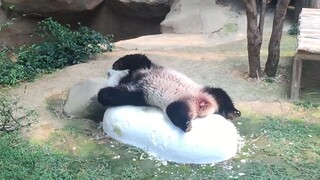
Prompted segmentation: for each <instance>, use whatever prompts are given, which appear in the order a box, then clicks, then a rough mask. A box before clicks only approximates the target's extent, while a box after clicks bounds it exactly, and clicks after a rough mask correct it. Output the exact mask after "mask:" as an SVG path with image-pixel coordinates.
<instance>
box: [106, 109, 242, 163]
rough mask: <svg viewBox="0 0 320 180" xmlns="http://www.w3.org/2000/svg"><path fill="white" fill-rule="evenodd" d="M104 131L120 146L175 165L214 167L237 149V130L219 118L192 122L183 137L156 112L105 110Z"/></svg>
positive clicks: (160, 112)
mask: <svg viewBox="0 0 320 180" xmlns="http://www.w3.org/2000/svg"><path fill="white" fill-rule="evenodd" d="M103 130H104V131H105V132H106V134H107V135H108V136H110V137H112V138H114V139H116V140H118V141H120V142H122V143H126V144H129V145H133V146H136V147H139V148H141V149H143V150H145V151H147V152H148V153H150V154H152V155H154V156H155V157H157V158H160V159H163V160H167V161H173V162H176V163H192V164H212V163H217V162H221V161H225V160H228V159H230V158H232V157H233V156H235V155H236V153H237V152H238V150H239V148H240V141H239V140H240V136H239V134H238V131H237V129H236V127H235V126H234V125H233V124H232V123H231V122H230V121H228V120H226V119H225V118H223V117H222V116H220V115H211V116H207V117H206V118H197V119H195V120H193V121H192V130H191V131H190V132H187V133H185V132H183V131H181V130H180V129H179V128H178V127H176V126H174V125H173V124H172V123H171V121H170V120H169V119H168V118H167V117H166V116H165V115H164V113H163V112H162V111H161V110H159V109H157V108H154V107H137V106H120V107H113V108H108V109H107V111H106V113H105V115H104V118H103Z"/></svg>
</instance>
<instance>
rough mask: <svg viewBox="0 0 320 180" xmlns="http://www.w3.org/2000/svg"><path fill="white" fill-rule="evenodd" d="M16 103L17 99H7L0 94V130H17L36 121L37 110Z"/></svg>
mask: <svg viewBox="0 0 320 180" xmlns="http://www.w3.org/2000/svg"><path fill="white" fill-rule="evenodd" d="M18 103H19V99H17V98H16V99H9V98H7V97H4V95H1V94H0V131H4V132H10V131H17V130H21V129H22V128H24V127H28V126H30V125H31V124H32V123H35V122H36V120H37V118H38V114H37V112H36V111H35V110H30V109H26V108H24V107H22V106H20V105H19V104H18Z"/></svg>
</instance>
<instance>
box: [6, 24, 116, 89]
mask: <svg viewBox="0 0 320 180" xmlns="http://www.w3.org/2000/svg"><path fill="white" fill-rule="evenodd" d="M38 27H39V28H38V30H37V32H38V34H39V35H40V36H41V37H43V38H45V41H44V42H42V43H39V44H34V45H31V46H28V47H26V46H22V47H20V49H19V51H18V52H17V53H16V56H17V62H16V63H14V62H12V61H11V60H8V58H5V56H4V54H2V55H1V57H0V68H1V69H5V70H4V71H1V73H0V85H15V84H17V83H19V82H21V81H26V80H33V79H34V78H35V77H36V75H38V74H42V73H50V72H52V71H54V70H56V69H61V68H64V67H66V66H70V65H74V64H78V63H83V62H87V61H88V59H89V58H91V57H92V56H94V55H95V54H97V53H101V52H103V51H112V49H113V46H112V43H111V39H112V36H107V37H105V36H103V35H101V34H100V33H98V32H95V31H93V30H90V29H88V28H87V27H83V26H80V27H79V29H78V30H77V31H73V30H71V29H70V26H69V25H61V24H59V23H58V22H56V21H54V20H52V18H48V19H45V20H43V21H41V22H40V23H39V26H38Z"/></svg>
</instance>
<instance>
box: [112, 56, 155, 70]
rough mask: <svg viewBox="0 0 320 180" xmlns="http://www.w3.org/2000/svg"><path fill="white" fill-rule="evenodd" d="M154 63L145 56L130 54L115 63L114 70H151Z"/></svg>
mask: <svg viewBox="0 0 320 180" xmlns="http://www.w3.org/2000/svg"><path fill="white" fill-rule="evenodd" d="M151 65H152V62H151V61H150V59H149V58H148V57H147V56H145V55H143V54H130V55H126V56H123V57H121V58H120V59H118V60H117V61H116V62H114V63H113V65H112V69H114V70H127V69H128V70H131V71H133V70H137V69H150V67H151Z"/></svg>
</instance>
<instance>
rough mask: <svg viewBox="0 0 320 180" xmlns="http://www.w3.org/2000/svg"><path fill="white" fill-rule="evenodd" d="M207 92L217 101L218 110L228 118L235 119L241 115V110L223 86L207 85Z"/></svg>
mask: <svg viewBox="0 0 320 180" xmlns="http://www.w3.org/2000/svg"><path fill="white" fill-rule="evenodd" d="M204 91H205V92H207V93H209V94H210V95H211V96H212V97H213V98H214V99H215V100H216V102H217V105H218V112H217V114H220V115H222V116H223V117H225V118H226V119H230V120H232V119H235V118H237V117H240V116H241V112H240V111H239V110H238V109H236V108H235V107H234V105H233V102H232V100H231V98H230V96H229V95H228V94H227V93H226V92H225V91H224V90H223V89H221V88H212V87H205V89H204Z"/></svg>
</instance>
